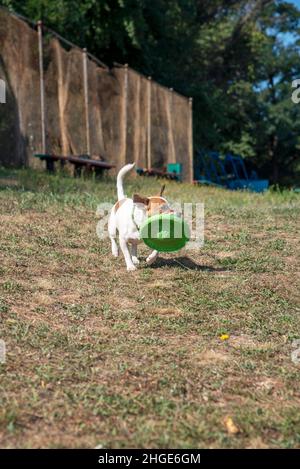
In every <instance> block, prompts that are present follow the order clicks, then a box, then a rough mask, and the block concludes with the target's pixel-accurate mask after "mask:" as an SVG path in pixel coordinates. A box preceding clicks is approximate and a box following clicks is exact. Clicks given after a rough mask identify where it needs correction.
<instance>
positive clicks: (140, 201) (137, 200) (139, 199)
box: [132, 194, 150, 207]
mask: <svg viewBox="0 0 300 469" xmlns="http://www.w3.org/2000/svg"><path fill="white" fill-rule="evenodd" d="M132 200H133V202H134V203H135V204H143V205H146V207H147V206H148V205H149V202H150V200H149V199H148V197H143V196H141V195H139V194H133V197H132Z"/></svg>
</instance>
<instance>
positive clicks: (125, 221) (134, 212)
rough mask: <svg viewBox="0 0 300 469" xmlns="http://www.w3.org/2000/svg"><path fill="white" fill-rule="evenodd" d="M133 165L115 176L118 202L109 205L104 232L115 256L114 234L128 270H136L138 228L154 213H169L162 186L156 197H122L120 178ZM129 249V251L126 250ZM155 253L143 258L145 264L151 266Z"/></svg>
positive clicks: (136, 195) (125, 167)
mask: <svg viewBox="0 0 300 469" xmlns="http://www.w3.org/2000/svg"><path fill="white" fill-rule="evenodd" d="M134 166H135V163H133V164H127V165H126V166H124V167H123V168H122V169H121V170H120V171H119V174H118V177H117V192H118V202H117V203H116V204H115V205H114V206H113V208H112V210H111V214H110V217H109V221H108V232H109V237H110V240H111V249H112V255H113V256H115V257H117V256H118V255H119V248H118V245H117V242H116V238H117V233H118V235H119V243H120V248H121V251H122V252H123V255H124V258H125V262H126V267H127V270H128V271H132V270H136V266H137V264H139V260H138V257H137V245H138V243H139V242H140V234H139V228H140V226H141V225H142V223H143V222H144V221H145V220H146V218H147V217H149V216H152V215H155V214H158V213H171V212H173V210H171V208H170V207H169V204H168V202H167V200H166V199H165V198H164V197H162V194H163V191H164V186H163V187H162V189H161V191H160V194H159V195H158V196H153V197H141V196H140V195H139V194H134V195H133V198H132V199H130V198H128V197H126V196H125V194H124V189H123V179H124V176H125V175H126V174H127V173H128V172H129V171H131V170H132V169H133V167H134ZM130 247H131V251H130ZM157 255H158V251H152V253H151V254H150V255H149V256H148V257H147V259H146V262H147V264H149V265H150V264H152V263H153V262H154V261H155V259H156V258H157Z"/></svg>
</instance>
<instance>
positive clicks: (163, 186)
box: [159, 184, 166, 197]
mask: <svg viewBox="0 0 300 469" xmlns="http://www.w3.org/2000/svg"><path fill="white" fill-rule="evenodd" d="M165 188H166V185H165V184H163V185H162V186H161V188H160V193H159V197H162V195H163V193H164V191H165Z"/></svg>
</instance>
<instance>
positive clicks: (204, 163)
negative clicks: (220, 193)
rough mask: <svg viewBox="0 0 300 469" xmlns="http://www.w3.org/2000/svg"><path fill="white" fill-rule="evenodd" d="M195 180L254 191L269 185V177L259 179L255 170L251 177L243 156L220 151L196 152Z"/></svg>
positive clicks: (260, 190)
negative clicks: (220, 152)
mask: <svg viewBox="0 0 300 469" xmlns="http://www.w3.org/2000/svg"><path fill="white" fill-rule="evenodd" d="M195 182H198V183H201V184H209V185H214V186H220V187H227V188H228V189H232V190H235V189H248V190H251V191H254V192H263V191H265V190H266V189H267V188H268V187H269V181H268V179H258V177H257V174H256V172H255V171H252V172H251V174H250V177H249V175H248V172H247V168H246V166H245V162H244V160H243V158H242V157H241V156H234V155H231V154H230V153H228V154H227V155H226V156H225V157H221V156H220V154H219V153H218V152H215V151H210V152H205V151H203V150H201V151H198V152H197V154H196V161H195Z"/></svg>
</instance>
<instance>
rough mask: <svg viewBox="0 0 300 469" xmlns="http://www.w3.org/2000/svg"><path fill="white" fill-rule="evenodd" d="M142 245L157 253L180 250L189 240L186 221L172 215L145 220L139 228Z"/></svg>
mask: <svg viewBox="0 0 300 469" xmlns="http://www.w3.org/2000/svg"><path fill="white" fill-rule="evenodd" d="M140 235H141V238H142V240H143V241H144V243H145V244H146V245H147V246H148V247H150V248H151V249H155V250H156V251H159V252H174V251H179V249H182V248H183V247H184V246H185V245H186V243H187V242H188V241H189V239H190V229H189V226H188V224H187V223H186V221H184V220H183V219H182V218H179V217H178V216H176V215H174V214H173V213H168V214H160V215H154V216H153V217H149V218H147V220H146V221H145V222H144V223H143V224H142V226H141V228H140Z"/></svg>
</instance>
